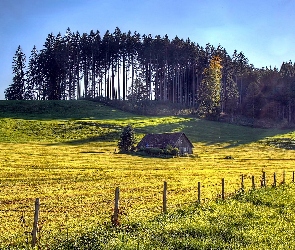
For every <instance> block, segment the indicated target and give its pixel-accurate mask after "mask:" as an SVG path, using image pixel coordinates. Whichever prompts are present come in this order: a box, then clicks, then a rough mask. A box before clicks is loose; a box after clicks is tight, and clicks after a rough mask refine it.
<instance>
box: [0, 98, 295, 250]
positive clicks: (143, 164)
mask: <svg viewBox="0 0 295 250" xmlns="http://www.w3.org/2000/svg"><path fill="white" fill-rule="evenodd" d="M0 117H1V118H0V190H1V192H0V221H1V226H0V246H1V247H7V246H10V247H13V246H17V247H20V246H24V247H26V246H28V245H29V244H30V232H31V228H32V223H33V222H32V220H33V214H34V201H35V198H37V197H38V198H40V202H41V208H40V222H39V242H40V245H42V246H43V247H44V246H45V245H48V246H50V245H54V244H55V243H56V242H57V241H59V239H65V238H71V239H72V238H75V237H76V238H78V237H79V236H81V235H84V234H85V232H92V231H93V230H97V229H95V228H97V227H102V226H104V225H108V224H109V223H110V218H111V215H112V212H113V203H114V191H115V188H116V187H120V213H121V214H120V221H121V224H122V225H135V224H136V223H139V222H140V223H145V222H149V221H151V220H152V221H153V220H154V221H156V223H159V222H157V220H156V219H155V218H157V216H159V215H160V214H161V211H162V189H163V181H167V183H168V211H169V213H171V216H172V217H171V218H174V217H173V216H176V218H179V215H177V214H178V213H179V211H182V209H183V208H188V210H186V212H187V211H191V212H190V213H195V212H192V211H196V210H195V208H192V207H194V206H193V204H195V203H196V200H197V183H198V182H201V186H202V203H205V204H206V203H210V201H211V200H215V199H216V198H218V197H219V196H220V193H221V178H225V185H226V193H227V195H230V194H232V193H234V192H237V191H238V190H239V189H240V185H241V184H240V182H241V175H242V174H243V175H244V176H245V186H246V188H247V189H250V188H251V177H252V175H254V176H255V177H256V184H257V186H259V185H260V183H259V181H260V177H261V173H262V171H265V172H266V175H267V176H268V179H267V184H268V186H270V185H271V183H272V180H271V176H272V175H273V173H274V172H276V173H277V177H278V179H279V180H281V179H282V173H283V171H286V176H287V180H286V181H287V182H288V183H289V182H290V181H291V178H292V172H293V171H294V170H295V166H294V160H295V152H294V151H293V150H288V149H286V148H279V147H275V146H274V145H273V144H271V143H268V142H269V141H279V140H283V139H286V138H287V139H290V140H292V139H294V137H295V133H294V132H293V131H292V130H279V129H259V128H251V127H242V126H235V125H230V124H226V123H218V122H212V121H205V120H200V119H197V118H194V117H185V116H182V117H180V116H169V117H167V116H165V117H144V116H138V115H133V114H130V113H125V112H122V111H119V110H115V109H113V108H111V107H107V106H104V105H102V104H100V103H95V102H88V101H50V102H49V101H44V102H34V101H29V102H25V101H17V102H11V101H0ZM127 124H132V125H133V126H134V128H135V132H136V138H137V140H138V141H139V140H140V139H141V138H142V137H143V136H144V134H146V133H156V132H172V131H182V132H185V133H186V135H187V136H188V138H189V139H190V140H191V141H192V143H193V145H194V154H193V155H191V156H187V157H175V158H156V157H146V156H140V155H136V154H120V153H118V150H117V141H118V139H119V136H120V133H121V131H122V129H123V127H124V126H126V125H127ZM229 156H230V157H229ZM290 188H291V189H292V187H290ZM287 191H288V190H287ZM273 192H274V191H273ZM289 193H292V192H291V191H290V192H289ZM289 196H290V197H291V194H289ZM290 200H292V199H291V198H290ZM231 202H235V201H234V200H231V201H229V203H231ZM242 203H243V202H242ZM236 204H237V203H235V204H234V205H233V207H235V206H236ZM291 204H293V203H292V202H291ZM228 206H230V205H228ZM241 206H242V205H241ZM205 207H206V206H205V205H204V209H205ZM239 207H240V206H236V208H235V209H238V208H239ZM240 208H241V207H240ZM208 209H209V210H210V208H208ZM218 209H219V208H216V209H215V210H214V209H213V211H217V210H218ZM223 209H224V208H223ZM241 209H242V208H241ZM247 209H248V210H249V208H247ZM227 210H228V211H233V212H229V213H228V215H227V216H229V217H230V216H231V213H232V216H233V215H234V214H236V213H237V211H234V210H231V208H228V209H227ZM250 210H251V209H250ZM250 210H249V211H250ZM177 211H178V212H177ZM197 211H199V212H197V213H201V212H200V211H201V210H197ZM204 211H205V210H204ZM186 212H185V213H186ZM202 213H203V212H202ZM204 213H206V212H204ZM218 213H220V212H217V214H218ZM253 213H255V212H253ZM175 214H176V215H175ZM213 214H214V213H213ZM242 214H244V213H242ZM212 216H213V215H212ZM224 216H225V215H224ZM292 216H293V217H294V214H293V215H292ZM217 217H218V216H217V215H216V218H217ZM250 217H251V216H250ZM293 217H292V220H293ZM169 218H170V217H169V216H168V217H165V218H164V219H162V220H161V223H162V222H163V221H164V222H165V221H166V220H169V221H173V219H171V218H170V219H169ZM200 218H202V217H200ZM179 220H182V219H179ZM183 220H184V221H186V220H188V218H187V217H186V218H183ZM216 220H217V219H216ZM226 220H228V219H225V221H226ZM204 221H206V220H204ZM164 222H163V223H164ZM134 223H135V224H134ZM149 223H151V222H149ZM165 223H166V222H165ZM183 223H184V224H185V223H186V224H187V223H188V222H187V221H186V222H183ZM194 223H199V222H194ZM204 223H205V222H204ZM208 223H209V222H208ZM208 223H207V224H206V225H204V227H205V226H206V227H207V226H208V225H209V224H210V223H209V224H208ZM224 223H225V222H224ZM265 224H267V223H265ZM165 225H166V224H165ZM169 225H170V226H169V227H172V226H171V224H169ZM180 225H181V224H177V225H174V226H175V227H180ZM154 226H155V225H154V224H153V226H151V227H152V228H153V227H154ZM163 228H166V227H163ZM144 230H145V231H148V229H144ZM169 230H170V229H169ZM169 230H168V231H169ZM171 230H172V229H171ZM212 230H213V229H212ZM139 231H140V230H139ZM168 231H167V232H168ZM172 231H173V230H172ZM169 232H170V231H169ZM212 232H213V231H212ZM151 234H156V233H155V232H154V231H153V232H152V233H151ZM167 234H168V233H167ZM188 234H189V233H188ZM147 235H148V234H147ZM109 236H110V235H109ZM109 236H108V237H109ZM126 237H127V236H126ZM132 237H135V236H134V235H133V236H132ZM161 237H162V236H161ZM163 237H164V236H163ZM165 237H168V236H167V235H166V236H165ZM127 238H128V237H127ZM127 238H126V239H127ZM123 242H124V241H123ZM130 242H131V241H130V240H129V243H130ZM133 243H134V242H133ZM133 243H132V244H133ZM134 244H135V243H134ZM134 244H133V245H132V247H133V246H134ZM136 244H137V243H136ZM136 244H135V245H136ZM171 244H172V243H171ZM216 244H218V242H217V243H216ZM119 245H120V244H119ZM132 247H130V249H136V248H132ZM85 249H87V248H85ZM89 249H91V248H89ZM109 249H115V248H112V247H110V248H109ZM118 249H119V248H118ZM126 249H129V248H126ZM144 249H151V248H144ZM158 249H164V248H162V247H161V246H158ZM167 249H172V248H167ZM176 249H177V248H176ZM178 249H180V248H178ZM183 249H186V248H183ZM187 249H189V248H187ZM195 249H197V248H195ZM204 249H206V248H204ZM208 249H210V248H208ZM233 249H234V248H233ZM249 249H250V248H249ZM282 249H283V248H282Z"/></svg>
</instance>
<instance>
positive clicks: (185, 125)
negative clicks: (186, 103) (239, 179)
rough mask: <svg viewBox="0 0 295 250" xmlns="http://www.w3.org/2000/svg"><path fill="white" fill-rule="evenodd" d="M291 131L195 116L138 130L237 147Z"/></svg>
mask: <svg viewBox="0 0 295 250" xmlns="http://www.w3.org/2000/svg"><path fill="white" fill-rule="evenodd" d="M291 131H293V130H291V129H288V130H287V129H285V130H283V129H263V128H252V127H245V126H237V125H232V124H228V123H222V122H214V121H207V120H201V119H195V118H191V119H190V120H186V121H183V122H178V123H173V124H160V125H157V126H145V127H143V128H141V129H138V130H137V132H140V133H144V134H147V133H165V132H184V133H185V134H186V136H187V137H188V138H189V140H190V141H191V142H192V143H200V142H201V143H204V144H206V145H214V144H226V146H224V148H230V147H237V146H239V145H244V144H249V143H252V142H257V141H261V140H263V139H265V138H267V137H273V136H276V135H283V134H287V133H289V132H291Z"/></svg>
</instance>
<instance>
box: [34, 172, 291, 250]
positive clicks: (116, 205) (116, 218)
mask: <svg viewBox="0 0 295 250" xmlns="http://www.w3.org/2000/svg"><path fill="white" fill-rule="evenodd" d="M244 177H245V176H244V175H243V174H242V175H241V186H240V189H239V190H240V191H241V192H245V183H244V179H245V178H244ZM271 179H272V180H271ZM251 182H252V185H251V189H253V190H254V189H256V185H255V183H256V182H255V176H252V177H251ZM269 182H272V184H271V186H272V187H277V186H278V185H280V184H285V183H286V172H285V171H283V175H282V180H281V182H278V180H277V175H276V173H274V174H273V176H272V177H270V179H269V180H268V179H267V176H266V173H265V172H264V171H263V172H262V175H261V177H260V187H261V188H264V187H267V183H269ZM292 182H293V183H294V182H295V172H294V171H293V172H292ZM197 189H198V195H197V202H198V203H199V204H201V203H202V199H201V198H202V190H201V182H198V186H197ZM220 190H221V194H220V198H221V199H222V200H225V199H226V185H225V178H222V179H221V188H220ZM167 193H168V183H167V182H166V181H164V183H163V196H162V197H163V201H162V213H164V214H166V213H167V212H168V203H167ZM119 200H120V189H119V187H116V189H115V199H114V210H113V215H112V216H111V223H112V225H113V226H119V225H120V220H119V216H120V213H119ZM39 212H40V199H39V198H36V200H35V209H34V217H33V218H34V220H33V226H32V232H31V246H32V247H35V246H36V244H37V240H38V221H39Z"/></svg>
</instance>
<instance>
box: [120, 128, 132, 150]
mask: <svg viewBox="0 0 295 250" xmlns="http://www.w3.org/2000/svg"><path fill="white" fill-rule="evenodd" d="M134 144H135V132H134V128H133V127H132V125H127V126H126V127H125V128H124V129H123V131H122V133H121V135H120V140H119V141H118V148H119V152H122V153H126V152H131V151H133V150H134V148H135V147H134Z"/></svg>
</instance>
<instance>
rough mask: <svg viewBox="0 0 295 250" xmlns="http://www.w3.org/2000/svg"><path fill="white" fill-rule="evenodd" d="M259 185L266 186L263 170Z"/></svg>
mask: <svg viewBox="0 0 295 250" xmlns="http://www.w3.org/2000/svg"><path fill="white" fill-rule="evenodd" d="M261 187H266V174H265V172H264V171H263V172H262V180H261Z"/></svg>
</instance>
